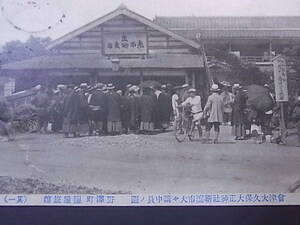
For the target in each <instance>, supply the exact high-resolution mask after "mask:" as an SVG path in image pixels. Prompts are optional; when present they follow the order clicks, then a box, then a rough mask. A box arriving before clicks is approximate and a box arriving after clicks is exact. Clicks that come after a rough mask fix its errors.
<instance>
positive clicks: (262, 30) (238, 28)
mask: <svg viewBox="0 0 300 225" xmlns="http://www.w3.org/2000/svg"><path fill="white" fill-rule="evenodd" d="M154 22H155V23H157V24H159V25H161V26H165V27H167V28H169V29H170V30H173V31H174V32H177V33H179V34H181V35H184V36H185V37H188V38H192V39H195V37H196V33H201V38H204V39H209V38H262V39H264V38H273V39H282V38H292V39H293V38H300V17H156V18H155V19H154Z"/></svg>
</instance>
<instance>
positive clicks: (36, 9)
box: [0, 0, 300, 45]
mask: <svg viewBox="0 0 300 225" xmlns="http://www.w3.org/2000/svg"><path fill="white" fill-rule="evenodd" d="M0 3H1V11H0V12H1V15H0V24H1V32H0V45H3V44H4V43H5V42H7V41H11V40H21V41H25V40H26V39H27V38H28V37H29V35H30V34H33V35H34V36H42V37H47V36H50V37H52V38H54V39H55V38H58V37H60V36H62V35H64V34H65V33H68V32H70V31H72V30H73V29H76V28H78V27H81V26H83V25H84V24H86V23H88V22H90V21H92V20H94V19H97V18H99V17H101V16H103V15H104V14H106V13H109V12H110V11H112V10H115V9H116V8H117V7H118V6H119V5H120V4H121V3H123V4H125V5H126V6H127V7H128V8H129V9H131V10H133V11H135V12H137V13H139V14H141V15H143V16H146V17H148V18H150V19H153V18H154V17H155V15H157V16H193V15H194V16H300V0H0ZM63 15H65V16H66V17H65V18H63ZM60 19H62V23H61V22H60ZM14 26H16V27H19V28H20V29H21V30H18V29H16V28H15V27H14ZM49 26H51V29H47V28H48V27H49Z"/></svg>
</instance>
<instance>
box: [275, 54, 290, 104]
mask: <svg viewBox="0 0 300 225" xmlns="http://www.w3.org/2000/svg"><path fill="white" fill-rule="evenodd" d="M274 82H275V95H276V101H277V102H285V101H288V86H287V73H286V62H285V59H283V58H282V57H278V58H276V59H275V60H274Z"/></svg>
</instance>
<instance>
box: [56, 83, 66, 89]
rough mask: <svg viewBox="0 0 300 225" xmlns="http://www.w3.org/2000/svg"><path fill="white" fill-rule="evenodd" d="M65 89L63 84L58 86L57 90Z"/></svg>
mask: <svg viewBox="0 0 300 225" xmlns="http://www.w3.org/2000/svg"><path fill="white" fill-rule="evenodd" d="M64 87H65V85H63V84H58V85H57V87H56V88H57V89H62V88H64Z"/></svg>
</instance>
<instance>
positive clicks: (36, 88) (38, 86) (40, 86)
mask: <svg viewBox="0 0 300 225" xmlns="http://www.w3.org/2000/svg"><path fill="white" fill-rule="evenodd" d="M41 88H42V85H40V84H39V85H36V86H35V87H34V89H35V90H40V89H41Z"/></svg>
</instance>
